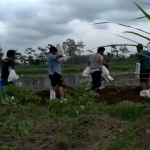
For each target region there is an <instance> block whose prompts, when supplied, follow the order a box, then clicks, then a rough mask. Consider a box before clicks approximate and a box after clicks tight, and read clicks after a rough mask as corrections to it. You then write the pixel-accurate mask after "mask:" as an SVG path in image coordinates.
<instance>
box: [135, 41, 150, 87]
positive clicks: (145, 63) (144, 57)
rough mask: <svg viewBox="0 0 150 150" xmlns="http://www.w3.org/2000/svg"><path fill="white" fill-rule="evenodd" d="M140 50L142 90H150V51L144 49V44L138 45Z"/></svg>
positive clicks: (138, 50)
mask: <svg viewBox="0 0 150 150" xmlns="http://www.w3.org/2000/svg"><path fill="white" fill-rule="evenodd" d="M136 48H137V52H138V62H137V63H140V75H139V77H140V83H141V88H142V90H149V89H150V83H149V76H150V52H149V51H147V50H143V45H142V44H138V45H137V46H136Z"/></svg>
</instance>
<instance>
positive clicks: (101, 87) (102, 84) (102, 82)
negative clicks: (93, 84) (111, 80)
mask: <svg viewBox="0 0 150 150" xmlns="http://www.w3.org/2000/svg"><path fill="white" fill-rule="evenodd" d="M104 83H105V81H104V80H102V81H101V86H100V89H104V88H105V84H104Z"/></svg>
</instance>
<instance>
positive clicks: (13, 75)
mask: <svg viewBox="0 0 150 150" xmlns="http://www.w3.org/2000/svg"><path fill="white" fill-rule="evenodd" d="M18 79H19V76H18V75H17V74H16V72H15V70H13V69H12V70H10V72H9V76H8V82H13V81H16V80H18Z"/></svg>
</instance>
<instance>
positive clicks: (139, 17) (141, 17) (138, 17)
mask: <svg viewBox="0 0 150 150" xmlns="http://www.w3.org/2000/svg"><path fill="white" fill-rule="evenodd" d="M143 18H146V17H145V16H143V17H138V18H135V19H132V20H131V21H134V20H139V19H143Z"/></svg>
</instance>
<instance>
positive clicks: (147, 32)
mask: <svg viewBox="0 0 150 150" xmlns="http://www.w3.org/2000/svg"><path fill="white" fill-rule="evenodd" d="M105 23H113V24H118V25H120V26H124V27H128V28H132V29H136V30H139V31H141V32H144V33H147V34H150V33H149V32H146V31H144V30H141V29H139V28H135V27H131V26H128V25H125V24H121V23H115V22H99V23H94V24H105Z"/></svg>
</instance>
